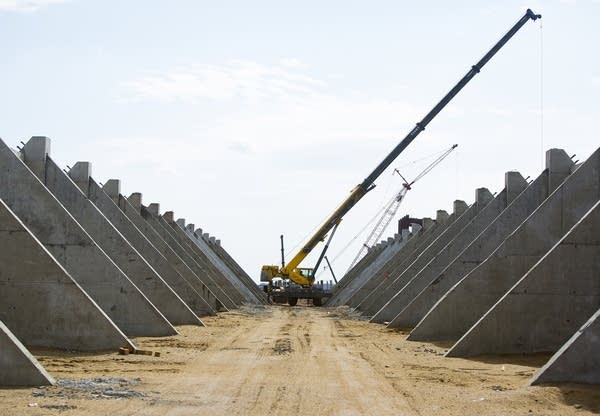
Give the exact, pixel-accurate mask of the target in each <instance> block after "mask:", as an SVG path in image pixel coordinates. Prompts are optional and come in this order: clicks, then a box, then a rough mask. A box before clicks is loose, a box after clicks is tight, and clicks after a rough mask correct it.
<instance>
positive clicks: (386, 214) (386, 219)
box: [346, 144, 458, 273]
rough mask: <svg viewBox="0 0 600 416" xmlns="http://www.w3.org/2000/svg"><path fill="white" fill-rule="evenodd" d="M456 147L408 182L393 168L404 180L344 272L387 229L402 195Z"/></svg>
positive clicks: (360, 257)
mask: <svg viewBox="0 0 600 416" xmlns="http://www.w3.org/2000/svg"><path fill="white" fill-rule="evenodd" d="M457 147H458V145H457V144H455V145H452V147H451V148H450V149H448V150H446V151H445V152H444V153H442V154H441V155H440V156H439V157H438V158H437V159H435V160H434V161H433V162H431V163H430V164H429V165H428V166H427V167H426V168H425V169H423V170H422V171H421V173H419V174H418V175H417V176H416V177H415V178H414V179H413V180H412V181H411V182H410V183H409V182H408V181H407V180H406V179H404V176H402V174H401V173H400V171H399V170H398V169H394V173H398V175H399V176H400V177H401V178H402V179H403V180H404V183H403V184H402V187H401V188H400V190H399V191H398V192H397V193H396V194H395V195H394V197H393V198H392V199H390V201H389V202H388V203H387V204H386V205H385V206H384V207H383V208H382V210H380V211H379V212H381V211H383V214H382V215H381V217H380V218H379V220H378V221H377V223H376V224H375V227H374V228H373V230H372V231H371V232H370V233H369V235H368V236H367V239H366V240H365V242H364V243H363V244H362V246H360V249H359V250H358V253H356V256H355V257H354V260H352V263H350V266H348V270H347V271H346V273H348V272H349V271H350V270H351V269H352V268H353V267H354V266H355V265H356V263H358V262H359V261H360V259H362V258H363V257H364V255H365V254H367V252H368V251H369V249H370V248H371V247H373V246H374V245H375V244H376V243H377V242H378V241H379V239H380V238H381V236H382V235H383V233H384V232H385V230H386V229H387V227H388V225H390V222H392V220H393V219H394V217H395V216H396V213H397V212H398V208H400V204H401V203H402V201H403V200H404V196H406V193H407V192H408V191H410V190H411V189H412V186H413V185H414V184H415V183H416V182H417V181H418V180H419V179H421V178H422V177H423V176H425V175H427V174H428V173H429V172H431V170H432V169H433V168H434V167H436V166H437V165H438V164H440V162H441V161H442V160H444V159H445V158H446V157H447V156H448V155H449V154H450V153H452V151H453V150H454V149H456V148H457ZM379 212H378V213H377V215H378V214H379Z"/></svg>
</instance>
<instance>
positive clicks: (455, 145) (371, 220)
mask: <svg viewBox="0 0 600 416" xmlns="http://www.w3.org/2000/svg"><path fill="white" fill-rule="evenodd" d="M456 147H458V145H457V144H454V145H452V147H450V148H449V149H446V150H444V151H442V152H437V153H434V154H431V155H429V156H425V157H423V158H421V159H418V160H416V161H414V162H412V163H416V162H418V161H421V160H424V159H427V158H429V157H432V156H436V155H439V156H438V157H437V158H436V159H435V160H434V161H433V162H431V163H430V164H429V165H428V166H427V167H426V168H425V169H423V170H422V171H421V173H419V174H418V175H417V176H416V177H415V178H414V179H413V180H412V181H411V182H410V183H405V184H403V185H402V187H403V189H404V188H405V186H406V185H408V187H410V186H411V185H413V184H414V183H415V182H417V181H418V180H419V179H421V178H422V177H423V176H425V175H426V174H428V173H429V172H431V170H432V169H433V168H434V167H435V166H437V165H438V164H439V163H440V162H441V161H442V160H443V159H444V158H446V156H448V155H449V154H450V153H451V152H452V151H453V150H454V149H456ZM407 165H408V164H406V165H403V166H407ZM396 171H398V168H396V169H394V171H393V172H392V175H393V174H394V172H396ZM398 173H399V171H398ZM400 176H401V175H400ZM396 197H397V193H396V194H394V196H393V198H392V199H391V200H389V201H388V202H386V203H385V204H384V205H383V206H382V207H381V208H380V209H379V210H378V211H377V212H376V213H375V215H374V216H373V217H372V218H371V219H370V220H369V222H367V224H365V226H364V227H363V228H362V229H361V230H360V231H359V232H358V233H357V234H356V235H355V236H354V237H353V238H352V239H351V240H350V241H349V242H348V243H347V244H346V245H345V246H344V247H343V248H342V249H341V250H340V251H339V252H338V253H337V254H336V255H335V256H334V258H333V259H332V260H331V263H335V261H336V260H337V259H338V258H339V257H340V256H341V255H342V254H343V253H344V252H345V251H346V250H347V249H348V248H349V247H350V246H351V245H352V243H354V242H355V241H356V239H357V238H358V237H360V236H361V235H362V233H363V232H364V231H365V230H366V229H367V227H369V226H370V225H371V224H372V223H373V222H375V220H376V219H378V218H379V217H380V216H381V213H382V212H383V211H385V210H386V209H388V206H389V205H390V202H392V201H393V200H395V199H396ZM326 268H327V266H325V269H326Z"/></svg>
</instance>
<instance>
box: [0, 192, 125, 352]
mask: <svg viewBox="0 0 600 416" xmlns="http://www.w3.org/2000/svg"><path fill="white" fill-rule="evenodd" d="M0 320H1V321H3V322H4V323H6V324H7V325H9V326H10V327H11V328H12V329H13V333H14V334H15V335H16V336H17V337H18V338H19V340H21V341H22V342H23V343H24V344H25V345H27V346H29V347H47V348H59V349H68V350H77V351H100V350H113V351H116V350H117V349H118V348H119V347H122V346H125V345H129V346H130V347H133V345H132V344H131V343H130V342H129V340H128V339H127V337H126V336H125V334H123V333H122V332H121V331H120V330H119V328H117V326H116V325H115V324H114V323H113V322H112V321H111V320H110V318H109V317H108V316H107V315H106V314H105V313H104V312H103V311H102V310H101V309H100V308H99V307H98V305H96V303H95V302H94V301H93V300H92V299H91V298H90V297H89V296H88V295H87V294H86V293H85V292H84V290H83V289H82V288H81V287H80V286H79V285H78V284H77V283H76V282H75V281H74V280H73V279H72V278H71V276H69V274H68V273H67V271H66V270H65V269H64V268H62V267H61V265H60V264H58V262H57V261H56V260H55V259H54V257H52V255H51V254H50V253H49V252H48V250H46V249H45V248H44V246H43V245H42V244H41V243H40V242H39V241H38V240H37V239H36V238H35V237H34V236H33V234H31V232H30V231H29V230H28V229H27V227H25V225H24V224H23V223H22V222H21V221H20V220H19V219H18V218H17V217H16V216H15V215H14V214H13V212H12V211H10V209H9V208H8V207H7V206H6V205H5V204H4V202H3V201H2V200H1V199H0Z"/></svg>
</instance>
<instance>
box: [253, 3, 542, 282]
mask: <svg viewBox="0 0 600 416" xmlns="http://www.w3.org/2000/svg"><path fill="white" fill-rule="evenodd" d="M541 17H542V16H541V15H539V14H535V13H534V12H532V11H531V9H527V11H526V12H525V14H524V15H523V17H521V18H520V19H519V21H518V22H517V23H515V24H514V25H513V26H512V27H511V28H510V29H509V31H508V32H507V33H506V34H505V35H504V36H503V37H502V38H501V39H500V40H499V41H498V42H497V43H496V44H495V45H494V46H493V47H492V48H491V49H490V50H489V51H488V52H487V53H486V54H485V55H484V56H483V58H481V59H480V60H479V62H477V63H476V64H475V65H473V66H472V67H471V69H470V70H469V71H468V72H467V74H466V75H465V76H463V77H462V78H461V79H460V81H458V83H457V84H456V85H455V86H454V87H453V88H452V89H451V90H450V91H449V92H448V93H447V94H446V95H445V96H444V97H443V98H442V99H441V100H440V102H438V103H437V104H436V106H435V107H433V109H431V111H429V113H427V114H426V115H425V117H424V118H423V119H422V120H421V121H419V122H418V123H417V124H416V125H415V127H414V128H413V129H412V130H411V131H410V132H409V133H408V134H407V135H406V137H405V138H404V139H402V141H401V142H400V143H398V145H396V147H394V149H393V150H392V151H391V152H390V153H389V154H388V155H387V156H386V157H385V158H384V159H383V160H382V161H381V162H380V163H379V165H377V167H376V168H375V169H374V170H373V171H372V172H371V173H370V174H369V175H368V176H367V177H366V178H365V179H364V180H363V181H362V182H361V183H360V184H359V185H357V186H356V187H355V188H354V189H352V191H351V192H350V195H349V196H348V197H347V198H346V199H345V200H344V201H343V202H342V203H341V205H340V206H339V207H338V208H337V209H336V210H335V211H334V212H333V213H332V214H331V215H330V216H329V217H328V218H327V220H325V222H324V223H323V225H321V227H319V229H318V230H317V231H316V232H315V233H314V234H313V236H312V237H311V238H310V239H309V240H308V242H307V243H306V244H305V245H304V246H303V247H302V249H301V250H300V251H299V252H298V253H297V254H296V255H295V256H294V257H293V258H292V260H290V262H289V263H288V264H286V265H285V267H282V268H281V269H280V268H279V267H278V266H268V265H267V266H263V268H262V271H261V280H263V279H264V280H270V279H272V278H273V277H276V276H282V277H284V278H289V279H290V280H292V281H293V282H295V283H297V284H299V285H303V286H310V285H312V283H313V281H314V275H313V274H312V273H309V274H306V273H301V270H300V269H299V268H298V267H299V265H300V263H301V262H302V260H304V259H305V258H306V256H308V255H309V254H310V252H311V251H312V250H313V249H314V248H315V247H316V246H317V244H319V243H320V242H322V241H324V240H325V238H326V237H327V234H328V233H329V232H330V231H331V230H332V229H333V228H334V227H335V226H337V225H339V223H340V222H341V221H342V218H343V217H344V215H346V213H348V211H350V210H351V209H352V207H354V205H356V204H357V203H358V201H360V200H361V199H362V198H363V197H364V196H365V195H366V194H367V193H368V192H369V191H371V190H372V189H373V188H374V187H375V185H374V182H375V180H376V179H377V178H378V177H379V176H380V175H381V174H382V173H383V171H384V170H385V169H386V168H387V167H388V166H389V165H390V164H391V163H392V162H393V161H394V160H395V159H396V157H398V155H399V154H400V153H402V152H403V151H404V149H406V147H408V145H409V144H410V143H411V142H412V141H413V140H414V139H415V138H416V137H417V136H418V135H419V133H421V132H422V131H423V130H425V127H427V125H428V124H429V123H430V122H431V120H433V119H434V118H435V116H436V115H437V114H438V113H439V112H440V111H442V109H443V108H444V107H445V106H446V105H447V104H448V103H449V102H450V101H452V99H453V98H454V97H455V96H456V94H458V93H459V92H460V90H462V89H463V87H464V86H465V85H467V84H468V83H469V81H471V79H473V77H475V75H477V74H478V73H479V72H480V71H481V69H482V68H483V67H484V65H485V64H486V63H487V62H488V61H489V60H490V59H491V58H492V57H493V56H494V55H495V54H496V53H497V52H498V51H499V50H500V49H501V48H502V47H503V46H504V45H505V44H506V42H508V41H509V40H510V38H512V37H513V36H514V35H515V33H517V32H518V31H519V29H521V27H523V25H525V23H527V21H529V20H530V19H531V20H537V19H539V18H541ZM321 257H322V256H321Z"/></svg>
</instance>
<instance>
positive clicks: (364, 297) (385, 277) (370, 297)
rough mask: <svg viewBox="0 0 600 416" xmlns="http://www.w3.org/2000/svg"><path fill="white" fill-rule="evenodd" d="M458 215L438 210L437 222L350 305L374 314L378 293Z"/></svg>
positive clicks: (365, 313) (351, 299)
mask: <svg viewBox="0 0 600 416" xmlns="http://www.w3.org/2000/svg"><path fill="white" fill-rule="evenodd" d="M455 219H456V216H450V215H448V213H447V212H446V211H444V210H438V211H437V213H436V219H435V223H434V224H433V225H432V226H431V227H428V228H427V229H426V230H425V232H424V233H421V234H418V235H417V236H415V238H412V239H410V241H408V242H407V243H406V246H404V248H403V250H402V251H401V252H400V253H398V254H397V255H396V256H394V257H393V258H392V259H391V260H390V261H389V262H388V264H386V265H385V266H384V267H383V268H382V269H381V270H380V272H379V273H378V274H376V275H374V276H373V277H372V278H371V279H369V280H368V281H367V282H366V283H365V284H364V285H363V286H362V287H361V288H360V289H359V290H358V291H356V293H355V294H354V295H353V296H352V297H351V298H350V300H349V301H348V305H350V306H352V307H355V308H356V309H357V310H359V311H361V312H362V313H363V315H368V314H369V313H370V314H371V315H373V314H374V313H375V312H377V310H379V309H375V307H373V308H372V309H375V310H374V311H373V312H370V311H371V307H372V305H373V303H374V302H375V301H376V299H377V297H378V294H379V293H381V292H382V291H385V290H387V289H388V287H389V286H390V285H391V284H392V283H393V281H394V278H393V277H396V276H399V275H400V274H401V273H402V272H403V271H404V270H405V269H406V268H407V267H408V266H409V265H410V264H411V263H412V262H413V261H415V259H416V258H417V256H418V255H419V253H421V252H422V251H423V250H424V249H425V248H426V247H427V246H428V245H429V244H431V242H432V241H434V240H435V239H436V238H437V237H438V236H439V235H440V234H441V233H443V232H444V230H445V229H446V228H447V227H448V225H449V223H450V221H453V220H455Z"/></svg>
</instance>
